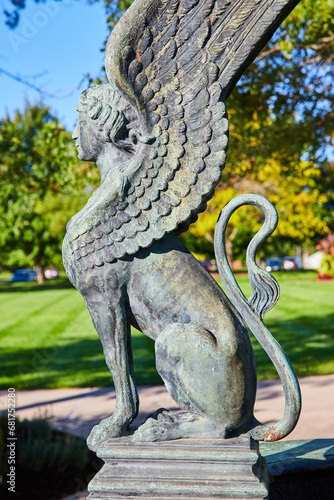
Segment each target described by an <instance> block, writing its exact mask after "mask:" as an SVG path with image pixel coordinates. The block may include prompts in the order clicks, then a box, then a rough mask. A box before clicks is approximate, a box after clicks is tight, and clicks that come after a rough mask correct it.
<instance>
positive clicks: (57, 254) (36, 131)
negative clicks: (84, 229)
mask: <svg viewBox="0 0 334 500" xmlns="http://www.w3.org/2000/svg"><path fill="white" fill-rule="evenodd" d="M0 174H1V190H0V263H1V265H3V266H7V267H14V266H19V267H22V266H35V267H36V269H37V270H38V279H39V282H40V283H41V282H43V268H45V267H46V266H48V265H54V266H60V265H61V244H62V240H63V237H64V234H65V226H66V222H67V221H68V219H69V218H70V217H71V216H72V215H73V214H74V213H75V212H77V211H78V210H79V209H80V208H81V207H82V205H83V204H84V203H85V201H86V198H87V192H85V190H84V189H85V187H86V188H87V185H88V186H89V184H90V182H91V183H92V184H93V185H94V187H95V184H96V181H97V174H96V173H95V172H94V170H91V168H90V167H88V165H87V164H85V163H82V162H78V160H77V155H76V150H75V147H74V144H73V141H72V139H71V134H70V133H69V132H67V131H66V130H65V129H64V127H63V126H62V124H61V123H60V122H59V121H58V120H57V118H55V117H54V116H53V115H52V114H51V113H50V110H49V108H47V107H45V106H43V105H42V104H35V105H30V104H29V103H28V102H27V103H26V107H25V109H24V112H23V113H20V112H19V111H16V113H15V116H14V118H13V119H11V118H10V117H9V116H6V118H4V119H3V120H1V121H0Z"/></svg>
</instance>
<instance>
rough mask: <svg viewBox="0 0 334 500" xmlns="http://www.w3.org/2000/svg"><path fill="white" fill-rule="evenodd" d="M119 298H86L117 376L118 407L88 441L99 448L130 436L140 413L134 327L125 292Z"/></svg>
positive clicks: (112, 372)
mask: <svg viewBox="0 0 334 500" xmlns="http://www.w3.org/2000/svg"><path fill="white" fill-rule="evenodd" d="M118 299H119V300H118V301H113V302H110V301H106V300H105V298H104V297H101V296H98V297H97V296H96V294H95V295H94V301H93V300H88V299H87V298H86V299H85V300H86V304H87V307H88V310H89V312H90V314H91V317H92V320H93V323H94V326H95V329H96V331H97V332H98V334H99V337H100V340H101V343H102V346H103V352H104V356H105V360H106V363H107V366H108V368H109V370H110V373H111V375H112V377H113V381H114V385H115V391H116V409H115V411H114V413H113V415H111V416H110V417H108V418H106V419H104V420H102V421H101V422H100V423H99V424H98V425H96V426H95V427H93V429H92V431H91V433H90V435H89V437H88V439H87V444H88V446H89V448H90V449H91V450H93V451H96V450H97V448H98V447H99V446H100V445H101V444H102V443H103V442H104V441H106V440H107V439H108V438H111V437H118V436H122V435H126V434H127V433H128V432H129V424H130V423H131V422H132V421H133V420H134V419H135V417H136V416H137V414H138V394H137V390H136V386H135V382H134V378H133V365H132V351H131V341H130V328H129V326H128V324H127V322H126V316H125V311H124V306H123V304H122V300H121V299H122V297H121V292H120V296H119V297H118Z"/></svg>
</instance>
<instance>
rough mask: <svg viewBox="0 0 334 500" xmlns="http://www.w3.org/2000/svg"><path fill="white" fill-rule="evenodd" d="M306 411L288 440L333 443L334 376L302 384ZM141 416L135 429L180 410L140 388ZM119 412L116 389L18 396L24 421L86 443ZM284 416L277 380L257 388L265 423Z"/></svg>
mask: <svg viewBox="0 0 334 500" xmlns="http://www.w3.org/2000/svg"><path fill="white" fill-rule="evenodd" d="M299 382H300V386H301V391H302V398H303V408H302V414H301V417H300V420H299V422H298V424H297V427H296V429H295V430H294V431H293V432H292V433H291V434H290V435H289V436H288V437H287V438H286V439H315V438H334V375H326V376H321V377H305V378H301V379H300V380H299ZM138 392H139V397H140V414H139V416H138V418H137V420H136V423H138V424H139V423H141V422H143V421H144V420H145V418H146V417H147V416H148V415H149V414H150V413H152V412H153V411H155V410H156V409H158V408H161V407H164V408H167V409H176V408H177V406H176V404H175V403H174V401H173V400H172V398H171V397H170V396H169V394H168V392H167V391H166V389H165V387H164V386H153V387H139V390H138ZM6 408H7V391H0V411H1V410H5V409H6ZM114 408H115V391H114V389H112V388H103V389H100V388H92V389H87V388H86V389H53V390H37V391H18V392H17V394H16V410H17V415H18V416H19V417H20V418H33V417H36V416H49V417H52V418H53V421H54V424H55V426H57V427H63V428H66V429H67V430H68V431H70V432H72V433H73V434H76V435H79V436H82V437H87V436H88V434H89V431H90V429H91V428H92V427H93V425H95V424H96V423H98V422H99V421H100V420H101V419H102V418H105V417H107V416H109V415H110V414H111V413H112V412H113V411H114ZM283 410H284V396H283V391H282V387H281V383H280V381H279V380H269V381H264V382H259V384H258V394H257V402H256V407H255V415H256V417H257V418H258V420H260V421H261V422H263V423H274V422H277V421H278V420H279V419H280V418H281V416H282V414H283Z"/></svg>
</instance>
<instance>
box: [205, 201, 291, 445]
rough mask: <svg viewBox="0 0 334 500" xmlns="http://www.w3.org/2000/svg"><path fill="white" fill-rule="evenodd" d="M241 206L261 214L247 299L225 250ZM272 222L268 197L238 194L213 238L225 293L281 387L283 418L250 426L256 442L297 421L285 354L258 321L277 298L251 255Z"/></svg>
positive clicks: (274, 221) (285, 430)
mask: <svg viewBox="0 0 334 500" xmlns="http://www.w3.org/2000/svg"><path fill="white" fill-rule="evenodd" d="M243 205H255V206H256V207H258V208H260V209H261V210H262V211H263V213H264V214H265V222H264V224H263V226H262V227H261V229H260V230H259V231H258V233H256V235H255V236H254V238H253V239H252V240H251V242H250V244H249V245H248V248H247V257H246V260H247V268H248V274H249V281H250V284H251V286H252V291H253V293H252V295H251V297H250V299H249V300H247V298H246V297H245V296H244V294H243V293H242V291H241V290H240V288H239V286H238V284H237V282H236V280H235V278H234V275H233V273H232V270H231V268H230V265H229V263H228V260H227V257H226V251H225V230H226V226H227V223H228V221H229V219H230V217H231V215H232V214H233V212H234V211H235V210H236V209H237V208H239V207H241V206H243ZM276 225H277V212H276V210H275V208H274V207H273V205H272V204H271V203H270V202H269V201H268V200H266V199H265V198H263V197H262V196H259V195H241V196H238V197H236V198H234V199H233V200H231V201H230V202H229V203H228V204H227V205H226V207H225V208H223V210H222V211H221V213H220V216H219V219H218V222H217V225H216V230H215V240H214V241H215V242H214V245H215V253H216V259H217V266H218V271H219V274H220V277H221V280H222V282H223V284H224V287H225V289H226V292H227V294H228V296H229V298H230V300H231V302H232V303H233V304H234V305H235V307H236V308H237V309H238V311H239V313H240V315H241V317H242V318H243V320H244V321H245V323H246V324H247V325H248V327H249V328H250V330H251V331H252V333H253V334H254V336H255V338H256V339H257V340H258V342H259V343H260V345H261V346H262V347H263V349H264V350H265V351H266V353H267V354H268V356H269V357H270V359H271V361H272V362H273V364H274V366H275V368H276V370H277V373H278V375H279V377H280V379H281V382H282V385H283V389H284V395H285V409H284V414H283V417H282V418H281V420H280V421H279V422H278V423H277V424H275V425H272V426H267V425H259V426H257V427H255V428H254V429H252V431H251V435H252V437H253V438H254V439H255V440H257V441H277V440H278V439H282V438H283V437H285V436H287V435H288V434H289V433H290V432H291V431H292V430H293V429H294V427H295V425H296V424H297V421H298V418H299V414H300V409H301V396H300V388H299V384H298V380H297V377H296V375H295V372H294V370H293V368H292V366H291V363H290V361H289V359H288V357H287V355H286V354H285V352H284V351H283V349H282V348H281V346H280V345H279V343H278V342H277V341H276V340H275V338H274V337H273V336H272V334H271V333H270V331H269V330H268V328H267V327H266V326H265V325H264V323H263V321H262V318H263V315H264V314H265V313H266V312H267V311H269V310H270V309H271V308H272V307H273V306H274V305H275V304H276V302H277V300H278V298H279V286H278V284H277V282H276V280H275V279H274V278H273V277H272V276H271V274H269V273H268V272H267V271H264V270H263V269H260V268H259V267H258V266H257V264H256V262H255V255H256V252H257V250H258V248H259V246H260V245H261V243H262V242H263V241H264V240H265V239H266V238H267V237H268V236H270V235H271V233H272V232H273V231H274V229H275V228H276Z"/></svg>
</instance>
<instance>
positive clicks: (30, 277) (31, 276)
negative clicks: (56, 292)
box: [10, 269, 37, 283]
mask: <svg viewBox="0 0 334 500" xmlns="http://www.w3.org/2000/svg"><path fill="white" fill-rule="evenodd" d="M10 281H11V282H12V283H14V282H17V281H37V271H34V270H33V269H17V270H16V271H15V272H14V274H13V276H12V279H11V280H10Z"/></svg>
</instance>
